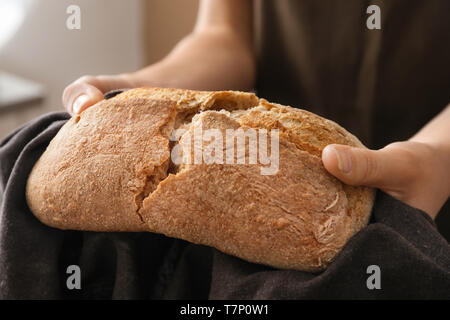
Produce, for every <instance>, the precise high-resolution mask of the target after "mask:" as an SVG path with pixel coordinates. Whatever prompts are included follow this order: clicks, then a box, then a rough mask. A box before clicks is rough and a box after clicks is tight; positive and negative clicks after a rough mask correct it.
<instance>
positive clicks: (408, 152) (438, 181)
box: [322, 106, 450, 219]
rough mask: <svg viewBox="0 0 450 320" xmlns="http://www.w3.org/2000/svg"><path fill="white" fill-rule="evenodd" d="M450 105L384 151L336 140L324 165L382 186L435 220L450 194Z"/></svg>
mask: <svg viewBox="0 0 450 320" xmlns="http://www.w3.org/2000/svg"><path fill="white" fill-rule="evenodd" d="M449 124H450V106H448V107H447V108H446V109H445V110H444V111H442V112H441V113H440V114H439V115H438V116H436V118H435V119H433V120H432V121H431V122H430V123H428V124H427V125H426V126H425V127H424V128H423V129H422V130H421V131H419V132H418V133H417V134H416V135H415V136H414V137H412V138H411V139H410V140H408V141H402V142H395V143H391V144H389V145H387V146H386V147H384V148H382V149H380V150H369V149H362V148H352V147H349V146H344V145H337V144H331V145H328V146H327V147H325V148H324V150H323V152H322V161H323V164H324V166H325V168H326V169H327V170H328V172H330V173H331V174H332V175H334V176H335V177H336V178H338V179H339V180H341V181H342V182H344V183H346V184H349V185H354V186H361V185H364V186H370V187H374V188H379V189H381V190H383V191H384V192H386V193H387V194H389V195H391V196H392V197H394V198H396V199H398V200H400V201H402V202H404V203H406V204H408V205H410V206H412V207H415V208H418V209H421V210H422V211H424V212H426V213H427V214H428V215H429V216H430V217H431V218H432V219H434V218H435V217H436V215H437V213H438V212H439V210H440V208H441V207H442V206H443V204H444V203H445V202H446V201H447V199H448V197H449V195H450V139H449V138H448V137H450V126H449Z"/></svg>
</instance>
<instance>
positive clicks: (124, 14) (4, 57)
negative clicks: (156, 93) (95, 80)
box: [0, 0, 198, 139]
mask: <svg viewBox="0 0 450 320" xmlns="http://www.w3.org/2000/svg"><path fill="white" fill-rule="evenodd" d="M35 2H36V4H35V6H34V7H33V8H32V11H31V12H30V14H29V15H28V16H27V18H26V20H25V23H24V25H23V26H22V27H21V29H20V30H19V31H18V33H17V34H16V35H15V37H14V38H13V39H12V40H11V41H10V42H9V43H8V44H7V45H6V46H5V47H4V48H1V49H0V50H1V51H0V70H3V71H7V72H11V73H14V74H17V75H19V76H22V77H24V78H27V79H31V80H34V81H37V82H39V83H42V84H43V85H44V86H45V90H46V97H45V99H44V101H43V102H42V103H41V104H39V105H36V104H35V105H30V106H25V107H21V108H10V109H6V110H0V139H1V138H2V137H4V136H5V135H6V134H7V133H9V132H10V131H12V130H13V129H14V128H16V127H18V126H19V125H21V124H22V123H24V122H26V121H28V120H30V119H32V118H34V117H36V116H38V115H40V114H43V113H46V112H50V111H55V110H62V104H61V94H62V91H63V89H64V88H65V87H66V86H67V85H68V84H69V83H70V82H72V81H73V80H75V79H77V78H78V77H80V76H81V75H84V74H92V75H98V74H115V73H120V72H127V71H134V70H136V69H139V68H141V67H143V66H145V65H146V64H148V63H151V62H155V61H157V60H158V59H160V58H161V57H163V56H164V55H165V54H167V53H168V52H169V51H170V49H171V48H172V47H173V45H174V44H176V43H177V41H179V40H180V39H181V38H182V37H183V36H184V35H186V34H187V33H189V32H190V31H191V30H192V27H193V25H194V21H195V17H196V12H197V5H198V0H126V1H125V0H35ZM71 4H77V5H79V6H80V8H81V30H68V29H67V28H66V24H65V22H66V19H67V17H68V15H67V14H66V8H67V7H68V6H69V5H71Z"/></svg>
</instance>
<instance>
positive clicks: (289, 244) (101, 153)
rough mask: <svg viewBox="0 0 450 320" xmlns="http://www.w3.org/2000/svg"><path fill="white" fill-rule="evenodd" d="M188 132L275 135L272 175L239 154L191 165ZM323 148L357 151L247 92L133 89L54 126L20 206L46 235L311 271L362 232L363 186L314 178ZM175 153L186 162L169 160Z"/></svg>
mask: <svg viewBox="0 0 450 320" xmlns="http://www.w3.org/2000/svg"><path fill="white" fill-rule="evenodd" d="M199 128H201V129H202V130H203V132H205V131H207V130H213V132H215V133H216V134H221V136H223V137H226V134H227V132H237V130H241V132H243V133H245V134H248V136H251V134H254V133H255V132H256V134H257V136H258V138H259V137H260V136H261V137H262V136H263V135H267V137H269V136H270V135H271V134H272V133H274V132H276V133H277V140H276V142H277V144H276V146H277V147H278V149H277V151H278V154H277V156H278V158H277V161H278V163H277V170H276V171H274V172H273V173H271V174H262V173H261V172H262V171H261V169H262V168H264V166H266V167H267V163H265V164H264V163H261V161H259V160H260V159H258V161H257V162H256V163H255V162H252V161H250V160H251V159H250V157H251V152H250V149H249V145H245V152H244V153H242V154H241V156H240V158H239V155H238V151H236V152H235V153H234V154H233V157H232V160H233V161H231V163H230V162H226V161H223V163H218V162H217V161H216V162H208V161H200V162H195V161H194V160H195V156H196V155H195V152H194V151H196V152H198V150H200V151H201V154H205V153H207V152H209V151H211V141H212V140H211V139H210V140H208V141H206V140H205V138H204V137H202V139H203V142H204V143H201V144H200V147H199V148H200V149H199V148H197V149H196V146H197V147H198V144H195V141H194V139H195V133H196V132H197V131H196V130H197V129H199ZM214 130H215V131H214ZM227 130H234V131H227ZM207 132H211V131H207ZM175 133H177V139H174V134H175ZM172 140H173V141H172ZM269 140H270V139H269ZM248 141H250V138H249V140H248ZM274 141H275V140H274ZM207 142H209V143H207ZM330 143H340V144H346V145H351V146H355V147H364V146H363V145H362V144H361V142H360V141H359V140H358V139H357V138H356V137H354V136H353V135H352V134H350V133H349V132H347V131H346V130H345V129H343V128H342V127H340V126H339V125H338V124H336V123H334V122H332V121H330V120H327V119H324V118H322V117H319V116H317V115H314V114H312V113H310V112H307V111H304V110H301V109H295V108H292V107H288V106H282V105H278V104H273V103H269V102H267V101H266V100H264V99H259V98H258V97H256V96H255V95H254V94H252V93H244V92H233V91H223V92H204V91H190V90H181V89H162V88H139V89H133V90H129V91H126V92H123V93H121V94H119V95H117V96H115V97H113V98H111V99H108V100H104V101H101V102H99V103H98V104H96V105H95V106H93V107H91V108H89V109H87V110H86V111H84V112H83V113H82V114H81V115H79V116H75V117H73V118H72V119H70V120H69V121H68V122H67V123H66V124H65V125H64V126H63V127H62V128H61V130H60V131H59V133H58V134H57V135H56V136H55V138H54V139H53V140H52V141H51V143H50V144H49V146H48V148H47V150H46V151H45V152H44V153H43V154H42V156H41V158H40V159H39V160H38V162H37V163H36V164H35V166H34V168H33V170H32V172H31V174H30V176H29V179H28V183H27V189H26V197H27V201H28V204H29V207H30V209H31V211H32V212H33V213H34V215H35V216H36V217H37V218H38V219H39V220H41V221H42V222H43V223H45V224H47V225H49V226H52V227H55V228H60V229H74V230H90V231H150V232H156V233H162V234H165V235H167V236H170V237H176V238H181V239H184V240H187V241H191V242H193V243H199V244H203V245H208V246H212V247H215V248H217V249H219V250H221V251H223V252H226V253H229V254H232V255H235V256H237V257H240V258H242V259H245V260H247V261H250V262H255V263H262V264H267V265H270V266H273V267H277V268H287V269H297V270H304V271H319V270H322V269H324V268H325V267H326V266H327V265H329V263H330V262H331V261H332V260H333V258H334V257H335V256H336V254H337V253H338V252H339V251H340V250H341V248H342V247H343V246H344V245H345V243H346V242H347V241H348V239H349V238H350V237H351V236H352V235H354V234H355V233H356V232H357V231H358V230H360V229H361V228H363V227H364V226H365V225H366V224H367V222H368V219H369V216H370V212H371V208H372V204H373V198H374V190H373V189H370V188H366V187H352V186H348V185H345V184H343V183H341V182H340V181H338V180H337V179H336V178H334V177H332V176H331V175H330V174H328V172H326V170H325V169H324V167H323V165H322V162H321V158H320V156H321V152H322V150H323V148H324V147H325V146H326V145H328V144H330ZM259 145H260V142H258V146H259ZM216 146H217V145H216ZM222 146H223V150H221V151H224V152H225V151H227V148H228V147H227V145H226V142H225V141H223V144H222ZM208 148H209V149H208ZM271 148H275V144H274V145H272V144H270V145H268V149H267V151H268V152H269V153H270V151H274V150H275V149H271ZM175 150H177V151H178V152H179V155H180V158H178V160H179V159H184V160H186V159H188V158H190V160H191V161H184V162H181V163H176V161H174V159H175V158H174V156H173V155H174V151H175ZM217 152H218V149H214V156H216V155H217ZM230 159H231V158H229V159H228V160H230ZM202 160H205V159H202ZM239 160H240V161H241V162H242V163H238V162H239Z"/></svg>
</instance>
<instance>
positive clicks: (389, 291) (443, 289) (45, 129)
mask: <svg viewBox="0 0 450 320" xmlns="http://www.w3.org/2000/svg"><path fill="white" fill-rule="evenodd" d="M67 119H68V115H67V114H65V113H52V114H47V115H44V116H42V117H40V118H38V119H36V120H34V121H32V122H30V123H28V124H26V125H24V126H23V127H22V128H20V129H18V130H17V131H15V132H14V133H13V134H11V135H10V136H9V137H8V138H6V139H5V140H4V141H3V142H2V143H1V144H0V183H1V187H2V189H3V190H4V194H3V196H4V201H3V204H2V207H1V216H0V298H2V299H74V298H75V299H207V298H210V299H224V298H227V299H241V298H245V299H258V298H265V299H322V298H337V299H339V298H356V299H360V298H367V299H372V298H375V299H376V298H382V299H386V298H437V299H450V247H449V245H448V243H447V242H446V240H445V239H443V238H442V236H441V235H440V234H439V232H438V231H437V229H436V226H435V224H434V223H433V221H432V220H431V219H430V218H429V217H428V216H427V215H426V214H424V213H423V212H421V211H419V210H416V209H413V208H411V207H409V206H407V205H405V204H403V203H401V202H399V201H397V200H395V199H393V198H391V197H389V196H387V195H386V194H384V193H382V192H379V193H378V195H377V199H376V204H375V207H374V210H373V213H372V221H371V224H370V225H369V226H368V227H366V228H365V229H363V230H362V231H361V232H359V233H358V234H356V235H355V236H354V237H353V238H352V239H351V240H350V241H349V242H348V244H347V245H346V246H345V247H344V249H343V251H342V252H341V253H340V254H339V256H338V257H337V258H336V260H335V261H334V262H333V263H332V264H331V266H330V267H329V268H328V269H327V270H326V271H324V272H322V273H317V274H312V273H306V272H298V271H289V270H276V269H272V268H269V267H266V266H262V265H257V264H252V263H248V262H245V261H243V260H241V259H238V258H235V257H231V256H228V255H225V254H223V253H220V252H219V251H217V250H215V249H212V248H208V247H204V246H199V245H194V244H190V243H188V242H186V241H182V240H176V239H171V238H167V237H164V236H162V235H157V234H152V233H102V232H82V231H62V230H57V229H53V228H50V227H47V226H45V225H43V224H42V223H40V222H39V221H38V220H37V219H36V218H35V217H34V216H33V214H32V213H31V212H30V210H29V208H28V206H27V204H26V201H25V195H24V192H25V184H26V180H27V177H28V175H29V172H30V171H31V169H32V167H33V165H34V163H35V162H36V161H37V159H38V158H39V156H40V155H41V154H42V152H44V150H45V148H46V146H47V145H48V143H49V142H50V140H51V139H52V138H53V137H54V135H55V134H56V133H57V132H58V130H59V128H60V127H61V126H62V125H63V124H64V123H65V121H66V120H67ZM72 264H75V265H78V266H80V268H81V274H82V277H81V279H82V280H81V290H68V289H67V287H66V279H67V277H68V275H67V274H66V269H67V267H68V266H69V265H72ZM372 264H374V265H378V266H379V267H380V268H381V290H369V289H367V286H366V281H367V278H368V277H369V274H367V273H366V269H367V267H368V266H369V265H372Z"/></svg>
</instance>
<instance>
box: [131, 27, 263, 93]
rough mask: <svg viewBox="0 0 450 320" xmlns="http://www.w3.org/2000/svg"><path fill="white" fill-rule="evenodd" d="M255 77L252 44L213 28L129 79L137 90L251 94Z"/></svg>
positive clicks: (225, 31)
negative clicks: (140, 87) (237, 91)
mask: <svg viewBox="0 0 450 320" xmlns="http://www.w3.org/2000/svg"><path fill="white" fill-rule="evenodd" d="M254 74H255V70H254V57H253V52H252V49H251V47H250V46H249V44H248V43H247V42H246V41H245V40H244V39H243V38H242V37H239V36H238V35H236V34H234V33H233V32H232V31H231V30H229V29H227V28H213V29H210V30H202V31H194V32H193V33H192V34H190V35H189V36H187V37H186V38H185V39H184V40H183V41H181V42H180V43H179V44H178V45H177V46H176V47H175V48H174V49H173V50H172V52H171V53H170V54H169V55H168V56H166V57H165V58H164V59H163V60H161V61H160V62H158V63H156V64H153V65H151V66H149V67H146V68H144V69H142V70H139V71H137V72H135V73H131V74H129V75H128V77H130V78H131V80H132V81H133V82H134V84H135V86H164V87H174V88H186V89H197V90H224V89H230V90H231V89H235V90H250V89H252V88H253V84H254Z"/></svg>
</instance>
